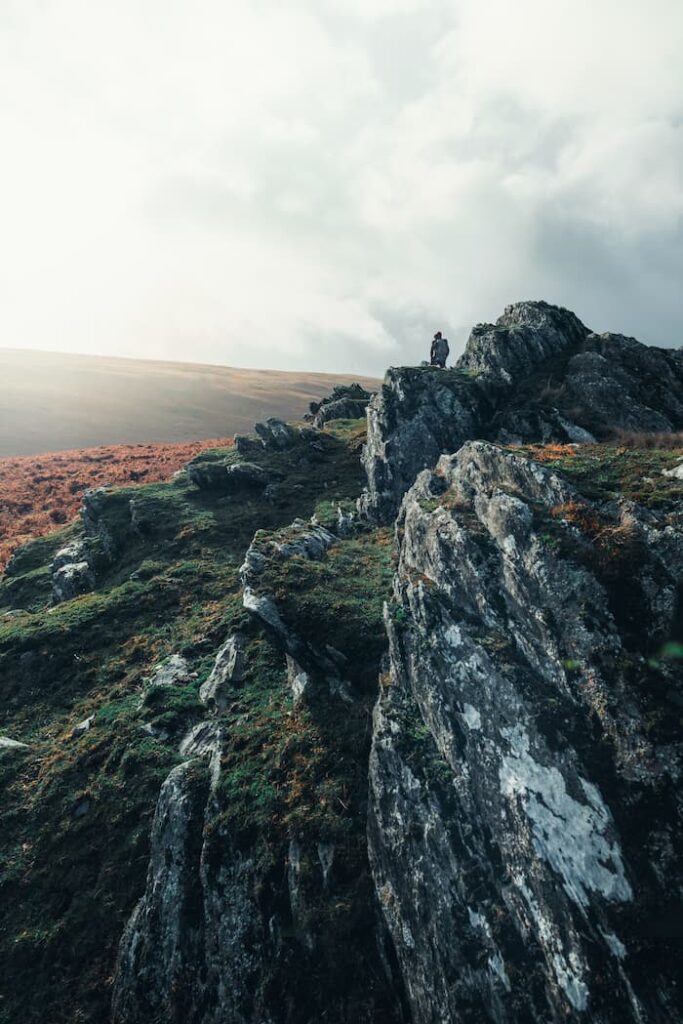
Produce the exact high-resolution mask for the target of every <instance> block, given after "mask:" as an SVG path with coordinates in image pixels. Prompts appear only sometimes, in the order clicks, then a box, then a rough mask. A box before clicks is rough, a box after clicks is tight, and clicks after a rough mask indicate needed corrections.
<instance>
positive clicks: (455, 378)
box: [360, 302, 683, 522]
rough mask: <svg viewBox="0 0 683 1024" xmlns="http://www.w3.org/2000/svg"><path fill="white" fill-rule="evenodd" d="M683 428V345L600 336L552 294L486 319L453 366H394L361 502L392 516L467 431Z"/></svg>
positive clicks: (502, 436)
mask: <svg viewBox="0 0 683 1024" xmlns="http://www.w3.org/2000/svg"><path fill="white" fill-rule="evenodd" d="M681 427H683V353H681V351H680V350H679V351H675V350H669V349H655V348H652V347H651V346H647V345H642V344H640V343H639V342H637V341H635V339H633V338H624V337H622V336H620V335H609V334H608V335H596V334H592V333H591V332H590V331H589V329H588V328H587V327H585V326H584V325H583V324H582V323H581V322H580V320H579V319H578V318H577V317H576V316H575V315H574V314H573V313H570V312H569V311H568V310H565V309H561V308H559V307H556V306H551V305H548V303H545V302H521V303H517V304H515V305H513V306H508V307H507V309H506V310H505V312H504V313H503V315H502V316H501V317H500V318H499V319H498V320H497V321H496V323H495V324H479V325H477V326H476V327H475V328H474V329H473V330H472V333H471V335H470V337H469V340H468V342H467V346H466V349H465V352H464V354H463V355H462V356H461V357H460V359H459V360H458V362H457V364H456V367H455V368H454V369H453V370H446V371H442V370H439V369H435V368H433V367H421V368H413V367H402V368H398V369H391V370H389V372H388V373H387V376H386V378H385V381H384V385H383V387H382V389H381V390H380V391H379V392H378V394H377V395H376V396H375V398H373V400H372V401H371V402H370V404H369V406H368V435H367V443H366V447H365V450H364V453H363V464H364V467H365V471H366V474H367V478H368V486H367V490H366V492H365V494H364V496H363V498H362V500H361V503H360V509H361V511H362V512H363V513H364V514H365V515H367V516H369V517H370V518H371V519H375V520H377V521H380V522H390V521H391V520H392V519H393V517H394V516H395V515H396V513H397V511H398V508H399V505H400V502H401V498H402V497H403V495H404V494H405V492H406V490H407V489H408V488H409V487H410V486H411V485H412V483H413V481H414V480H415V478H416V476H417V474H418V473H419V472H420V471H421V470H422V469H426V468H429V467H433V466H434V465H435V463H436V460H437V459H438V458H439V456H440V455H442V454H448V453H450V452H453V451H455V450H456V449H457V448H459V447H460V445H461V444H462V443H463V442H464V441H466V440H472V439H476V438H485V439H488V440H493V441H501V442H504V443H512V444H522V443H534V442H543V443H548V442H557V443H561V444H565V443H583V442H586V441H592V440H595V439H596V438H597V439H604V438H608V437H611V436H614V434H615V431H618V430H620V429H624V430H633V431H645V432H647V431H657V430H679V429H681Z"/></svg>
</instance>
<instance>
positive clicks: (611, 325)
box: [0, 0, 683, 375]
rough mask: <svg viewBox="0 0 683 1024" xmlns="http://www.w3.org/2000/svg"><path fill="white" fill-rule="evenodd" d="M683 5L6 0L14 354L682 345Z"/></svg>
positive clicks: (355, 365) (240, 356)
mask: <svg viewBox="0 0 683 1024" xmlns="http://www.w3.org/2000/svg"><path fill="white" fill-rule="evenodd" d="M681 52H683V5H681V4H680V3H677V2H675V0H652V2H651V3H649V4H648V5H643V4H642V2H641V0H622V2H620V3H617V2H616V0H606V2H605V3H603V4H600V5H596V4H594V3H591V2H589V0H575V2H574V3H572V4H569V3H567V2H565V0H560V2H558V3H556V4H552V5H548V4H545V3H543V2H542V0H520V3H518V4H515V5H510V4H509V3H506V2H505V0H487V2H484V3H482V2H480V0H363V2H362V3H361V2H360V0H295V2H293V3H292V4H288V5H282V4H277V3H275V2H274V0H263V2H260V3H258V4H253V3H249V2H247V0H234V2H233V3H231V4H230V5H228V6H227V7H226V5H224V4H220V3H218V2H217V0H207V3H206V4H203V5H202V6H201V8H200V9H199V8H197V7H196V5H191V4H189V3H187V2H186V0H171V2H170V3H164V4H163V5H162V4H161V3H160V0H145V2H144V3H142V4H140V3H134V2H133V0H121V3H119V4H117V5H115V6H109V7H106V6H104V7H103V6H102V5H99V4H95V5H93V4H86V3H83V2H81V0H52V2H51V3H49V4H43V3H39V2H38V0H21V2H19V0H8V2H7V3H5V4H3V5H2V11H0V95H1V96H2V98H1V99H0V125H1V126H2V131H3V142H4V155H3V162H2V166H1V167H0V216H2V222H3V238H2V242H1V243H0V338H1V339H2V342H3V344H5V345H7V346H8V347H10V348H21V349H32V350H37V351H40V350H43V351H45V350H48V351H64V352H73V353H75V354H95V353H97V354H100V355H105V356H106V355H111V356H120V357H125V358H143V359H154V360H164V361H183V362H190V363H207V364H218V365H233V366H249V367H253V368H265V367H268V368H274V369H293V370H306V371H321V372H325V371H338V370H346V371H349V372H354V371H355V372H358V373H365V374H372V375H381V374H382V373H383V372H384V369H385V368H386V366H387V365H389V364H401V363H406V362H415V361H417V360H418V358H420V357H421V353H423V352H424V350H425V347H426V346H427V345H428V342H429V338H430V337H431V335H432V333H433V331H434V330H436V329H441V330H443V331H444V332H445V333H446V334H447V335H448V336H449V338H450V339H451V342H452V348H453V350H454V352H455V353H457V352H459V351H461V350H462V346H463V344H464V341H465V339H466V337H467V335H468V333H469V330H470V328H471V326H472V325H473V324H474V323H476V322H480V321H491V320H494V319H495V318H496V317H497V316H499V315H500V313H501V312H502V310H503V308H504V307H505V306H506V305H507V304H509V303H511V302H515V301H519V300H523V299H528V298H531V299H533V298H542V299H546V300H547V301H549V302H553V303H556V304H558V305H562V306H566V307H568V308H569V309H572V310H573V311H574V312H575V313H576V314H577V315H578V316H579V317H580V318H581V319H582V320H583V321H584V322H585V323H586V324H587V325H588V326H590V327H591V328H592V329H594V330H596V331H605V330H613V331H617V332H622V333H625V334H630V335H634V336H636V337H638V338H639V339H640V340H642V341H644V342H647V343H650V344H656V345H666V346H677V345H680V343H681V341H682V340H683V308H682V307H681V304H680V300H679V292H680V271H681V267H682V266H683V116H682V115H683V69H682V65H681V60H680V54H681Z"/></svg>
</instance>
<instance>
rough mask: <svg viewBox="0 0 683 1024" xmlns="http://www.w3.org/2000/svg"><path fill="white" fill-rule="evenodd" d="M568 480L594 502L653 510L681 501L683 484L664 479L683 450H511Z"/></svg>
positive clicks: (615, 447)
mask: <svg viewBox="0 0 683 1024" xmlns="http://www.w3.org/2000/svg"><path fill="white" fill-rule="evenodd" d="M512 450H513V451H516V452H517V453H518V454H520V455H524V456H525V457H527V458H530V459H536V460H538V461H540V462H542V463H543V465H544V466H545V467H546V468H547V469H550V470H552V471H553V472H557V473H560V474H562V475H563V476H566V477H567V479H568V480H569V481H570V482H571V483H573V484H574V485H575V487H576V488H577V490H579V491H580V492H581V494H582V495H583V496H584V497H586V498H589V499H591V500H594V501H610V500H613V499H615V498H618V497H623V498H627V499H629V500H631V501H636V502H638V503H639V504H641V505H645V506H646V507H648V508H654V509H663V510H668V509H673V508H675V506H676V505H677V504H678V503H679V502H680V501H681V500H683V480H677V479H675V478H673V477H666V476H664V475H663V470H670V469H673V468H674V466H677V465H678V464H679V463H680V462H681V461H683V448H626V447H623V446H619V445H611V444H600V445H595V444H583V445H576V446H569V445H562V446H560V445H557V446H555V445H550V446H546V445H525V446H522V447H516V448H513V449H512Z"/></svg>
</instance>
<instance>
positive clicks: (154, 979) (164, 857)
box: [113, 761, 206, 1024]
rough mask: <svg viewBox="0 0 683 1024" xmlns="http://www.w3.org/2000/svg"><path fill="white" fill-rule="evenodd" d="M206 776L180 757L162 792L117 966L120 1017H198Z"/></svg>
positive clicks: (116, 1019) (120, 1019) (116, 1007)
mask: <svg viewBox="0 0 683 1024" xmlns="http://www.w3.org/2000/svg"><path fill="white" fill-rule="evenodd" d="M205 804H206V775H205V773H204V772H202V770H201V767H198V765H197V764H196V763H195V762H192V761H190V762H187V763H186V764H180V765H178V766H177V767H176V768H174V769H173V771H172V772H171V774H170V775H169V776H168V778H167V779H166V781H165V782H164V785H163V787H162V789H161V793H160V795H159V802H158V804H157V810H156V815H155V818H154V824H153V826H152V837H151V855H150V862H149V869H148V875H147V889H146V892H145V895H144V896H143V898H142V899H141V900H140V902H139V903H138V905H137V907H136V908H135V910H134V912H133V914H132V916H131V918H130V920H129V922H128V925H127V926H126V930H125V932H124V935H123V938H122V940H121V947H120V952H119V959H118V963H117V967H116V978H115V986H114V997H113V1021H114V1022H115V1024H116V1022H127V1021H133V1020H135V1021H137V1020H155V1019H157V1020H159V1019H161V1020H165V1021H169V1022H171V1021H178V1022H181V1021H182V1022H186V1021H190V1020H196V1019H197V1017H196V1001H198V997H199V986H198V977H197V973H198V967H199V964H200V960H201V948H202V938H203V929H202V919H201V905H202V892H201V882H200V878H199V876H198V874H197V871H196V866H197V863H196V862H197V859H198V857H199V854H200V850H201V844H202V827H203V817H204V807H205Z"/></svg>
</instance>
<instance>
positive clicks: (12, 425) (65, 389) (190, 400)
mask: <svg viewBox="0 0 683 1024" xmlns="http://www.w3.org/2000/svg"><path fill="white" fill-rule="evenodd" d="M0 380H1V381H2V387H1V388H0V456H2V455H33V454H37V453H42V452H48V451H52V452H54V451H62V450H64V449H73V448H86V447H92V446H95V445H103V444H135V443H140V442H150V441H180V442H185V441H199V440H203V439H205V438H207V437H226V436H229V435H232V434H234V433H238V432H246V431H249V430H251V429H252V427H253V425H254V422H255V421H256V420H259V419H262V418H264V417H267V416H281V417H283V418H284V419H289V420H292V419H299V418H301V417H302V416H303V414H304V412H305V411H306V409H307V406H308V403H309V402H310V401H311V400H313V399H318V398H321V397H322V396H323V395H325V394H327V393H329V392H330V391H331V390H332V388H333V387H334V385H335V384H339V383H348V382H349V381H352V380H358V381H359V382H360V383H364V384H366V385H367V384H370V385H372V386H376V384H377V382H376V381H369V380H368V378H364V377H356V376H352V375H343V374H330V373H285V372H282V371H278V370H237V369H233V368H232V367H228V366H208V365H203V364H195V363H164V362H154V361H151V360H142V359H140V360H138V359H115V358H110V357H104V356H80V355H66V354H63V353H55V352H26V351H21V350H18V349H0Z"/></svg>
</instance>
